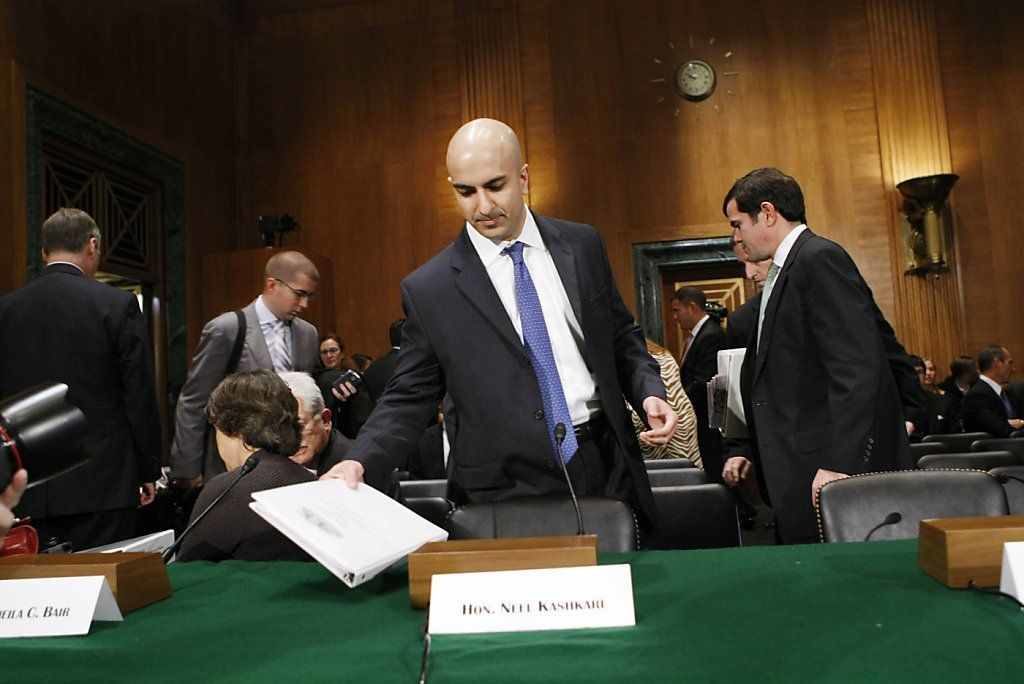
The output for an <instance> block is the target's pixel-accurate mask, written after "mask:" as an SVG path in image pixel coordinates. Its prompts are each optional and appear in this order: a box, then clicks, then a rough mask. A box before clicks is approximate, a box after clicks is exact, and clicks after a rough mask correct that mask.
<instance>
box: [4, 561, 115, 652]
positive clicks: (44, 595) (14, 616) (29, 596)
mask: <svg viewBox="0 0 1024 684" xmlns="http://www.w3.org/2000/svg"><path fill="white" fill-rule="evenodd" d="M121 619H122V617H121V609H120V608H118V607H117V601H115V600H114V594H113V592H112V591H110V585H108V584H107V578H106V577H104V576H103V575H96V576H89V577H47V578H45V579H15V580H0V637H36V636H66V635H69V634H88V633H89V626H90V625H91V624H92V621H93V620H109V621H119V620H121Z"/></svg>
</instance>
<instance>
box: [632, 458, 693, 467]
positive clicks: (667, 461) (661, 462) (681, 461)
mask: <svg viewBox="0 0 1024 684" xmlns="http://www.w3.org/2000/svg"><path fill="white" fill-rule="evenodd" d="M644 467H646V468H647V470H678V469H679V468H693V469H694V470H699V468H697V466H695V465H693V461H691V460H690V459H688V458H651V459H647V460H646V461H644Z"/></svg>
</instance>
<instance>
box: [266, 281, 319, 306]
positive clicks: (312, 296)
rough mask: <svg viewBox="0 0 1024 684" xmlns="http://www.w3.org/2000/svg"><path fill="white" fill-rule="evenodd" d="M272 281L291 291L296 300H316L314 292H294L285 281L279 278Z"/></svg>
mask: <svg viewBox="0 0 1024 684" xmlns="http://www.w3.org/2000/svg"><path fill="white" fill-rule="evenodd" d="M271 277H273V276H271ZM274 280H276V281H277V282H279V283H281V284H282V285H284V286H285V287H287V288H288V289H289V290H291V291H292V294H293V295H295V297H296V298H297V299H305V300H308V301H313V300H314V299H316V292H306V291H305V290H296V289H295V288H294V287H292V286H291V285H289V284H288V283H286V282H285V281H283V280H281V279H280V278H274Z"/></svg>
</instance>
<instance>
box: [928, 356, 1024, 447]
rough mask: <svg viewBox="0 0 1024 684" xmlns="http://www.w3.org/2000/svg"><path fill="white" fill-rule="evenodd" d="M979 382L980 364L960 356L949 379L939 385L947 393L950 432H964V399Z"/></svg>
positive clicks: (1019, 403)
mask: <svg viewBox="0 0 1024 684" xmlns="http://www.w3.org/2000/svg"><path fill="white" fill-rule="evenodd" d="M977 381H978V362H977V361H976V360H975V359H974V358H973V357H971V356H958V357H956V358H955V359H953V361H952V363H950V364H949V377H948V378H946V379H945V380H943V381H942V382H940V383H939V389H941V390H942V391H944V392H945V393H946V424H947V425H948V426H949V431H950V432H964V417H963V404H964V397H965V396H966V395H967V392H968V390H970V389H971V387H973V386H974V383H976V382H977ZM1017 405H1018V406H1019V405H1021V402H1020V401H1018V402H1017Z"/></svg>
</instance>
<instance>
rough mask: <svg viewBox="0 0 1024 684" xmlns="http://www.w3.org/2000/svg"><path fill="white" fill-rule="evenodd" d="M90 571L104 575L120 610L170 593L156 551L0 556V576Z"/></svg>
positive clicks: (78, 574) (29, 576) (68, 574)
mask: <svg viewBox="0 0 1024 684" xmlns="http://www.w3.org/2000/svg"><path fill="white" fill-rule="evenodd" d="M90 575H103V576H104V577H106V578H107V583H108V584H109V585H110V589H111V591H113V592H114V598H115V599H116V600H117V605H118V607H119V608H120V609H121V613H122V614H124V613H129V612H131V611H133V610H137V609H139V608H142V607H143V606H148V605H149V604H150V603H155V602H157V601H161V600H163V599H165V598H167V597H168V596H170V595H171V583H170V580H168V578H167V568H166V567H165V566H164V563H163V561H162V560H161V559H160V554H159V553H62V554H39V555H35V556H9V557H7V558H0V579H33V578H38V577H87V576H90Z"/></svg>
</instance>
